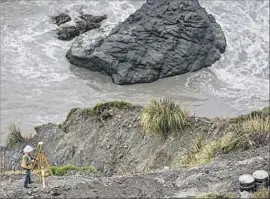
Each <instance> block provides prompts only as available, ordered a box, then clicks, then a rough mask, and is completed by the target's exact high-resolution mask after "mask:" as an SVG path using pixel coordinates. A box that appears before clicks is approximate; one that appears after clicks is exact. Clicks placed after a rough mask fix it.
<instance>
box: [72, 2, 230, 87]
mask: <svg viewBox="0 0 270 199" xmlns="http://www.w3.org/2000/svg"><path fill="white" fill-rule="evenodd" d="M81 42H82V39H78V40H76V41H75V42H74V43H73V45H72V47H71V48H70V50H69V51H68V52H67V58H68V59H69V61H70V62H71V63H72V64H75V65H77V66H80V67H85V68H88V69H90V70H93V71H101V72H105V73H107V74H108V75H110V76H111V77H112V80H113V82H114V83H116V84H134V83H145V82H153V81H155V80H157V79H159V78H164V77H169V76H174V75H178V74H183V73H187V72H190V71H197V70H200V69H202V68H204V67H208V66H211V65H212V64H213V63H214V62H215V61H217V60H219V59H220V57H221V53H224V51H225V48H226V40H225V36H224V34H223V32H222V30H221V27H220V26H219V25H218V24H217V23H216V21H215V19H214V17H213V16H212V15H208V14H207V13H206V11H205V9H204V8H202V7H201V6H200V4H199V2H198V0H148V1H147V2H146V3H145V4H144V5H143V6H142V7H141V8H140V9H139V10H137V11H136V12H135V13H134V14H132V15H130V16H129V17H128V18H127V19H126V20H125V21H124V22H123V23H120V24H118V25H117V26H116V27H115V28H114V29H113V30H112V32H111V33H110V34H109V36H108V37H106V38H105V39H104V41H103V42H102V43H101V44H100V40H98V42H99V44H98V45H93V44H92V43H91V44H89V46H90V47H85V46H87V44H82V43H81Z"/></svg>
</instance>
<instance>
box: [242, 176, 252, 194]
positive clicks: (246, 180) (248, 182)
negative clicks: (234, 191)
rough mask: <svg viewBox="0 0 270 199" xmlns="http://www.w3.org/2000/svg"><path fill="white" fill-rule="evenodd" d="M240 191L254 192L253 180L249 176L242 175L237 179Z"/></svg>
mask: <svg viewBox="0 0 270 199" xmlns="http://www.w3.org/2000/svg"><path fill="white" fill-rule="evenodd" d="M239 184H240V191H241V192H242V191H247V192H253V191H254V190H255V179H254V177H253V176H252V175H250V174H243V175H241V176H240V177H239Z"/></svg>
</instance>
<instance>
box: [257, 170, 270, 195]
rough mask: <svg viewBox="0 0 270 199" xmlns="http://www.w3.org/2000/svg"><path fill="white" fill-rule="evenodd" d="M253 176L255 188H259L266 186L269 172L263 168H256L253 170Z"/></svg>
mask: <svg viewBox="0 0 270 199" xmlns="http://www.w3.org/2000/svg"><path fill="white" fill-rule="evenodd" d="M253 177H254V179H255V188H256V189H257V190H259V189H261V188H264V187H265V188H267V187H268V183H269V174H268V172H267V171H264V170H257V171H254V172H253Z"/></svg>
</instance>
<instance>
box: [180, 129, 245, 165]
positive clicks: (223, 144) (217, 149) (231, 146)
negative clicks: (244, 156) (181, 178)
mask: <svg viewBox="0 0 270 199" xmlns="http://www.w3.org/2000/svg"><path fill="white" fill-rule="evenodd" d="M194 146H195V147H193V149H191V150H190V151H189V152H188V153H186V155H184V156H183V157H182V158H181V161H180V165H182V166H185V167H192V166H197V165H205V164H208V163H210V162H211V161H212V159H213V158H214V157H215V156H217V155H218V154H221V153H231V152H234V151H241V150H247V149H248V148H249V147H250V143H249V141H248V137H247V136H240V135H236V134H234V133H232V132H230V133H227V134H226V135H225V136H223V137H221V138H219V139H217V140H213V141H210V142H209V143H207V144H206V141H205V140H204V139H203V138H200V137H199V138H197V139H195V143H194Z"/></svg>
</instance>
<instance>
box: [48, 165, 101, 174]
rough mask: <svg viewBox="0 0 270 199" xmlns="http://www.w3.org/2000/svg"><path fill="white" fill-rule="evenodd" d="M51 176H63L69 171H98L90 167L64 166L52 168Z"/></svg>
mask: <svg viewBox="0 0 270 199" xmlns="http://www.w3.org/2000/svg"><path fill="white" fill-rule="evenodd" d="M51 169H52V172H53V175H56V176H63V175H65V174H67V173H68V172H69V171H90V172H92V173H98V171H97V170H96V169H95V168H94V167H91V166H88V167H77V166H74V165H64V166H52V168H51Z"/></svg>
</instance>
